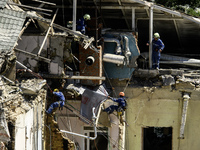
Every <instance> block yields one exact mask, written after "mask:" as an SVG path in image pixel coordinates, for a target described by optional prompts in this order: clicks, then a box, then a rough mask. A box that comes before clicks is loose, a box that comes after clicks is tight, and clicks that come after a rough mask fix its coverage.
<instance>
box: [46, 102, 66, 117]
mask: <svg viewBox="0 0 200 150" xmlns="http://www.w3.org/2000/svg"><path fill="white" fill-rule="evenodd" d="M64 105H65V101H57V102H54V103H52V104H51V105H50V106H49V109H48V110H47V111H46V112H47V113H48V114H50V113H51V112H52V111H53V109H54V108H57V107H63V106H64Z"/></svg>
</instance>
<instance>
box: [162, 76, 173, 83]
mask: <svg viewBox="0 0 200 150" xmlns="http://www.w3.org/2000/svg"><path fill="white" fill-rule="evenodd" d="M161 77H162V81H163V85H173V84H175V80H174V77H173V76H171V75H162V76H161Z"/></svg>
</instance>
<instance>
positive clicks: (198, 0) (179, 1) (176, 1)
mask: <svg viewBox="0 0 200 150" xmlns="http://www.w3.org/2000/svg"><path fill="white" fill-rule="evenodd" d="M155 3H158V4H161V5H164V6H166V7H176V6H177V5H183V6H184V5H189V6H190V7H192V8H193V9H194V8H196V7H199V6H200V0H155Z"/></svg>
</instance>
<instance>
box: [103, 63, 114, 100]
mask: <svg viewBox="0 0 200 150" xmlns="http://www.w3.org/2000/svg"><path fill="white" fill-rule="evenodd" d="M103 70H104V72H105V74H106V78H107V79H108V82H109V84H110V86H111V88H112V90H113V91H114V94H115V97H116V96H117V94H116V92H115V90H114V87H113V86H112V83H111V82H110V79H109V78H108V74H107V73H106V70H105V68H104V66H103Z"/></svg>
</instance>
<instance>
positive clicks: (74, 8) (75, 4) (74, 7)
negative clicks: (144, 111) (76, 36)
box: [72, 0, 77, 31]
mask: <svg viewBox="0 0 200 150" xmlns="http://www.w3.org/2000/svg"><path fill="white" fill-rule="evenodd" d="M76 7H77V0H73V25H72V30H73V31H76Z"/></svg>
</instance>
